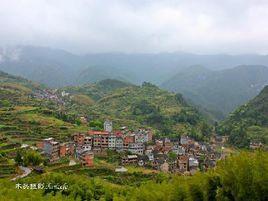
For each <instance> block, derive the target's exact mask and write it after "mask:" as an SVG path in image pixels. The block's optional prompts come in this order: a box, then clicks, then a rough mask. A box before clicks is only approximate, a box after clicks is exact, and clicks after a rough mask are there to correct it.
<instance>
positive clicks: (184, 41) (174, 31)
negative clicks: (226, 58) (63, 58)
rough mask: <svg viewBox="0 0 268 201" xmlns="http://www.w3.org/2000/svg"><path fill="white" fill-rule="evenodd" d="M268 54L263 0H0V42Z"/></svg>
mask: <svg viewBox="0 0 268 201" xmlns="http://www.w3.org/2000/svg"><path fill="white" fill-rule="evenodd" d="M17 44H20V45H21V44H22V45H39V46H50V47H56V48H61V49H66V50H69V51H72V52H76V53H86V52H114V51H117V52H173V51H185V52H193V53H203V54H204V53H231V54H240V53H261V54H267V53H268V0H193V1H192V0H185V1H184V0H176V1H175V0H173V1H172V0H170V1H168V0H0V46H4V45H17Z"/></svg>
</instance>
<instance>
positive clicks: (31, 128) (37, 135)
mask: <svg viewBox="0 0 268 201" xmlns="http://www.w3.org/2000/svg"><path fill="white" fill-rule="evenodd" d="M49 97H51V99H50V98H49ZM53 98H54V99H53ZM52 99H53V100H52ZM75 122H76V116H75V115H74V114H70V113H69V112H68V110H67V109H66V108H65V107H64V105H63V103H62V102H61V100H60V99H57V98H55V95H54V94H53V91H52V90H50V89H48V88H45V87H44V86H41V85H39V84H37V83H34V82H31V81H28V80H26V79H24V78H21V77H17V76H13V75H9V74H7V73H3V72H0V138H1V136H5V137H8V138H10V139H12V140H11V141H14V142H24V141H25V142H26V141H32V140H33V139H35V140H36V139H42V138H45V137H49V136H50V137H51V136H54V137H57V138H62V139H63V138H64V137H67V136H68V135H70V134H71V133H73V132H75V131H77V130H86V128H84V127H82V126H77V125H76V124H75Z"/></svg>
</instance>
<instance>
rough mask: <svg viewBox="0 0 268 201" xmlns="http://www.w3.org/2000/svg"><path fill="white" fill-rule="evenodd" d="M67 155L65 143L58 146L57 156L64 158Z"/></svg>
mask: <svg viewBox="0 0 268 201" xmlns="http://www.w3.org/2000/svg"><path fill="white" fill-rule="evenodd" d="M66 155H67V146H66V143H61V144H60V154H59V156H60V157H64V156H66Z"/></svg>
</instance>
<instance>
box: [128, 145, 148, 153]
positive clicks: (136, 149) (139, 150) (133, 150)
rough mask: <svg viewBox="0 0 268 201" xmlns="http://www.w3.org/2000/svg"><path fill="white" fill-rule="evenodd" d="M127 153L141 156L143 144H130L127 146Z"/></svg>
mask: <svg viewBox="0 0 268 201" xmlns="http://www.w3.org/2000/svg"><path fill="white" fill-rule="evenodd" d="M128 151H129V152H131V153H132V154H138V155H142V154H143V151H144V144H142V143H130V144H129V146H128Z"/></svg>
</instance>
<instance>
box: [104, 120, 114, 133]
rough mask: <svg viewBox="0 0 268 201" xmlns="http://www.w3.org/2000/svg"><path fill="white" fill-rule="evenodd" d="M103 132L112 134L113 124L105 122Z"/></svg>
mask: <svg viewBox="0 0 268 201" xmlns="http://www.w3.org/2000/svg"><path fill="white" fill-rule="evenodd" d="M103 127H104V130H105V131H107V132H112V131H113V122H112V121H109V120H106V121H105V122H104V124H103Z"/></svg>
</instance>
